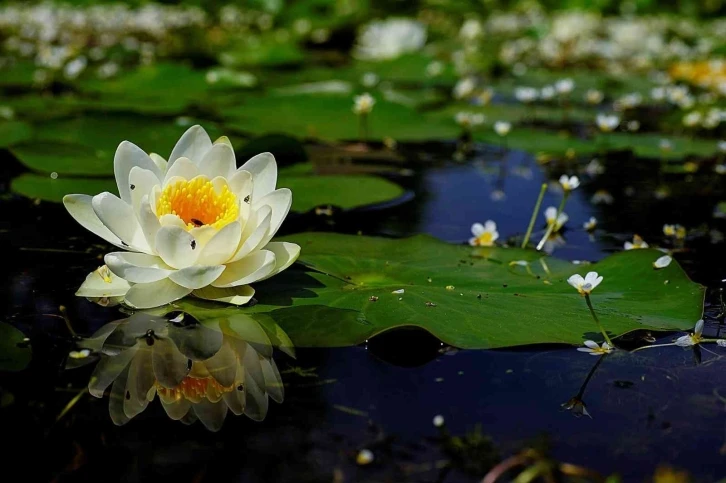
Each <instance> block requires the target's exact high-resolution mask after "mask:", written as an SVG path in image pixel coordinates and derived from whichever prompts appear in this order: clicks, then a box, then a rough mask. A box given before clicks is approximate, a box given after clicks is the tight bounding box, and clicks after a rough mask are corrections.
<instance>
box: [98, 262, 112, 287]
mask: <svg viewBox="0 0 726 483" xmlns="http://www.w3.org/2000/svg"><path fill="white" fill-rule="evenodd" d="M96 272H97V273H98V275H99V276H100V277H101V278H102V279H103V281H104V282H106V283H111V270H109V269H108V267H107V266H106V265H101V266H100V267H98V268H97V269H96Z"/></svg>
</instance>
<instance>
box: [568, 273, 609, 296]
mask: <svg viewBox="0 0 726 483" xmlns="http://www.w3.org/2000/svg"><path fill="white" fill-rule="evenodd" d="M602 280H603V277H602V276H598V274H597V272H588V273H587V275H585V278H582V276H581V275H578V274H575V275H572V276H571V277H570V278H568V279H567V283H569V284H570V285H572V286H573V287H575V288H576V289H577V291H578V292H579V293H580V295H589V294H590V292H592V291H593V290H595V287H597V286H598V285H600V282H602Z"/></svg>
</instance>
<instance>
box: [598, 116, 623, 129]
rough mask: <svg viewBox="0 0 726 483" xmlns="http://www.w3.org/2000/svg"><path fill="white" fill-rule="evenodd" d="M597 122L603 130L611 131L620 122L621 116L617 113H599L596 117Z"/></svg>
mask: <svg viewBox="0 0 726 483" xmlns="http://www.w3.org/2000/svg"><path fill="white" fill-rule="evenodd" d="M595 124H597V127H598V128H599V129H600V130H601V131H602V132H611V131H614V130H615V128H617V127H618V125H619V124H620V117H618V116H617V115H615V114H610V115H608V114H598V115H597V117H596V118H595Z"/></svg>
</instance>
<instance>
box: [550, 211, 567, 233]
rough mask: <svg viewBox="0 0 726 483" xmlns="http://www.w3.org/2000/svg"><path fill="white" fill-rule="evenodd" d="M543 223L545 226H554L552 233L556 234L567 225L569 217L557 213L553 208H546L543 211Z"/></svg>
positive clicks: (565, 214) (563, 213)
mask: <svg viewBox="0 0 726 483" xmlns="http://www.w3.org/2000/svg"><path fill="white" fill-rule="evenodd" d="M544 216H545V221H546V222H547V225H548V226H549V225H554V226H553V227H552V232H553V233H556V232H558V231H560V230H561V229H562V227H563V226H565V223H567V222H568V221H569V219H570V217H569V216H568V215H567V213H565V212H562V213H559V214H558V213H557V208H555V207H554V206H548V207H547V209H546V210H545V211H544Z"/></svg>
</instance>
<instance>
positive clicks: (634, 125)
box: [625, 119, 640, 132]
mask: <svg viewBox="0 0 726 483" xmlns="http://www.w3.org/2000/svg"><path fill="white" fill-rule="evenodd" d="M625 127H626V128H627V129H628V131H631V132H635V131H637V130H638V129H640V121H637V120H635V119H633V120H632V121H628V123H627V124H626V125H625Z"/></svg>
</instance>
